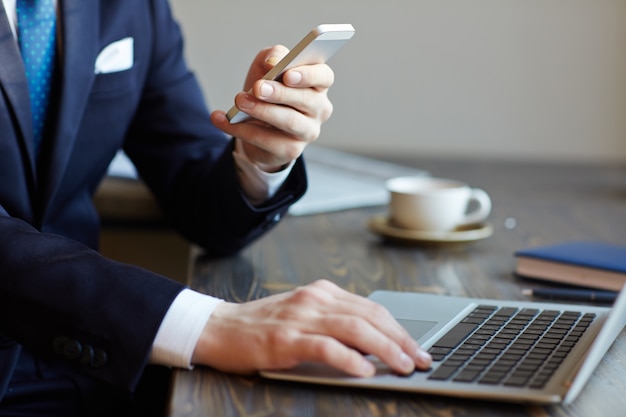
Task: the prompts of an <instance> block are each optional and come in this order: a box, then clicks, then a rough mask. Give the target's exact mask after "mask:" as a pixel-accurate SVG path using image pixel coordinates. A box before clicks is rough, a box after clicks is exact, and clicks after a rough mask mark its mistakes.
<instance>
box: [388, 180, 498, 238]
mask: <svg viewBox="0 0 626 417" xmlns="http://www.w3.org/2000/svg"><path fill="white" fill-rule="evenodd" d="M386 187H387V190H388V191H389V195H390V200H389V210H390V222H391V225H393V226H396V227H401V228H404V229H412V230H423V231H452V230H454V229H456V228H458V227H463V226H468V225H471V224H477V223H480V222H483V221H484V220H485V219H486V218H487V216H489V213H490V212H491V199H490V198H489V195H488V194H487V193H486V192H485V191H483V190H481V189H479V188H471V187H470V186H469V185H467V184H466V183H464V182H461V181H457V180H453V179H447V178H433V177H427V176H424V177H417V176H412V177H411V176H410V177H396V178H391V179H389V180H388V181H387V182H386Z"/></svg>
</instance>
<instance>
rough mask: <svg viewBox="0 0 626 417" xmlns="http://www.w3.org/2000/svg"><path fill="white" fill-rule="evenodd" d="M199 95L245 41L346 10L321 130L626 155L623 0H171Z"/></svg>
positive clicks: (347, 142)
mask: <svg viewBox="0 0 626 417" xmlns="http://www.w3.org/2000/svg"><path fill="white" fill-rule="evenodd" d="M171 4H172V7H173V10H174V14H175V15H176V17H177V19H178V21H179V22H180V24H181V26H182V28H183V31H184V33H185V35H186V42H187V43H186V53H187V57H188V60H189V63H190V66H191V67H192V68H193V69H194V71H195V72H196V74H197V76H198V78H199V79H200V82H201V84H202V87H203V90H204V91H205V94H206V97H207V99H208V101H209V105H210V106H211V107H212V108H213V109H217V108H220V109H224V110H227V109H228V108H230V106H231V105H232V102H233V97H234V94H235V93H236V92H237V91H239V90H241V89H242V84H243V81H244V78H245V75H246V72H247V70H248V66H249V64H250V63H251V61H252V59H253V57H254V55H255V54H256V53H257V52H258V51H259V50H260V49H261V48H263V47H265V46H269V45H273V44H276V43H281V44H284V45H285V46H287V47H289V48H291V47H293V46H294V45H295V44H296V43H297V42H298V41H299V40H300V38H302V37H303V36H304V35H305V34H306V33H307V32H308V31H309V30H310V29H312V28H313V27H315V26H317V25H318V24H321V23H351V24H352V25H353V26H354V27H355V28H356V34H355V36H354V38H353V39H352V40H351V41H350V42H349V43H348V44H346V46H344V47H343V49H342V50H340V51H339V53H338V54H337V55H335V56H334V57H333V58H332V59H331V61H330V62H329V63H330V65H331V66H332V67H333V69H334V71H335V75H336V81H335V85H334V86H333V88H332V90H331V92H330V97H331V99H332V101H333V103H334V105H335V113H334V115H333V117H332V118H331V120H329V121H328V122H327V123H326V125H325V126H324V129H323V132H322V136H321V137H320V139H319V141H318V143H319V144H320V145H324V146H327V147H331V148H335V149H338V150H346V151H356V152H358V153H361V154H366V155H372V156H376V155H385V156H391V157H393V156H394V155H402V156H406V155H407V154H409V155H415V156H416V157H469V158H477V159H484V158H489V159H501V160H545V161H552V160H559V161H560V160H562V161H583V162H624V161H626V1H624V0H386V1H373V0H317V1H311V0H309V1H301V0H265V1H253V0H230V1H210V0H171Z"/></svg>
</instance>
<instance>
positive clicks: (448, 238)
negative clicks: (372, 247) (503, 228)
mask: <svg viewBox="0 0 626 417" xmlns="http://www.w3.org/2000/svg"><path fill="white" fill-rule="evenodd" d="M367 226H368V228H369V229H370V230H371V231H372V232H374V233H376V234H379V235H381V236H384V237H388V238H393V239H399V240H403V241H408V242H414V243H431V244H432V243H465V242H473V241H476V240H480V239H485V238H487V237H489V236H491V234H492V233H493V227H492V226H491V224H489V223H480V224H476V225H472V226H466V227H464V228H458V229H455V230H452V231H449V232H438V231H421V230H410V229H403V228H400V227H396V226H394V225H392V224H391V223H390V222H389V218H388V217H387V215H385V214H381V215H378V216H374V217H372V218H370V219H369V221H368V223H367Z"/></svg>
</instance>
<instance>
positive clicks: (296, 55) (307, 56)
mask: <svg viewBox="0 0 626 417" xmlns="http://www.w3.org/2000/svg"><path fill="white" fill-rule="evenodd" d="M352 36H354V27H352V25H351V24H323V25H319V26H317V27H316V28H314V29H313V30H311V31H310V32H309V33H308V34H307V35H306V36H305V37H304V38H303V39H302V40H301V41H300V42H298V44H297V45H296V46H294V47H293V49H292V50H291V51H289V53H288V54H287V55H285V57H284V58H283V59H281V60H280V61H279V62H278V63H277V64H276V65H275V66H274V67H273V68H272V69H271V70H269V71H268V72H267V74H265V75H264V76H263V78H262V79H264V80H276V79H279V78H280V76H281V75H282V74H283V73H284V72H285V71H287V70H288V69H290V68H293V67H297V66H299V65H309V64H323V63H325V62H326V61H327V60H328V59H329V58H330V57H331V56H332V55H333V54H334V53H335V52H336V51H337V50H338V49H339V48H341V47H342V46H343V45H344V44H345V43H346V42H347V41H348V40H349V39H351V38H352ZM226 117H227V118H228V120H229V121H230V123H238V122H241V121H243V120H245V119H247V118H248V117H249V116H248V115H247V114H246V113H244V112H241V111H239V109H238V108H237V107H236V106H233V107H232V108H231V109H230V110H229V111H228V112H227V113H226Z"/></svg>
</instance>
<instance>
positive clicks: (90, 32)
mask: <svg viewBox="0 0 626 417" xmlns="http://www.w3.org/2000/svg"><path fill="white" fill-rule="evenodd" d="M58 7H59V10H60V13H61V16H62V20H61V25H62V28H63V29H62V32H61V48H60V53H61V71H60V77H59V79H60V80H61V86H60V95H59V101H58V106H59V107H58V117H57V124H56V131H55V134H54V141H55V142H54V146H53V147H52V148H53V150H52V155H51V156H50V160H49V163H48V164H44V165H43V167H46V168H47V169H48V172H47V173H46V175H45V176H43V177H42V176H40V178H45V184H44V187H45V188H44V201H45V202H46V204H49V203H50V201H51V199H52V198H53V196H54V194H55V192H56V190H57V188H58V186H59V184H60V182H61V180H62V178H63V175H64V173H65V169H66V166H67V162H68V159H69V157H70V154H71V152H72V148H73V145H74V141H75V140H76V134H77V132H78V129H79V126H80V120H81V118H82V115H83V111H84V109H85V105H86V103H87V98H88V96H89V91H90V90H91V85H92V84H93V80H94V64H95V60H96V56H97V54H98V52H99V51H98V50H97V49H98V33H99V19H98V10H99V5H98V1H97V0H60V1H59V5H58Z"/></svg>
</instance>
